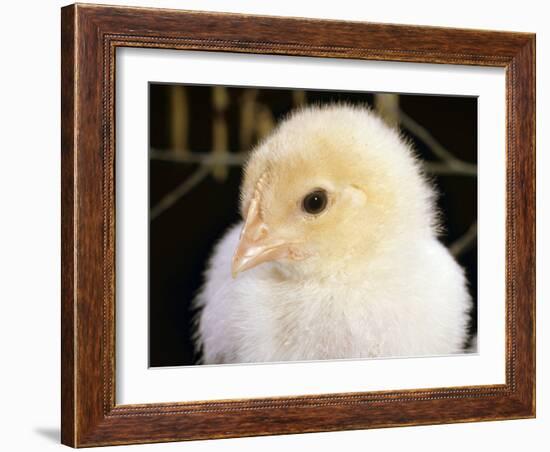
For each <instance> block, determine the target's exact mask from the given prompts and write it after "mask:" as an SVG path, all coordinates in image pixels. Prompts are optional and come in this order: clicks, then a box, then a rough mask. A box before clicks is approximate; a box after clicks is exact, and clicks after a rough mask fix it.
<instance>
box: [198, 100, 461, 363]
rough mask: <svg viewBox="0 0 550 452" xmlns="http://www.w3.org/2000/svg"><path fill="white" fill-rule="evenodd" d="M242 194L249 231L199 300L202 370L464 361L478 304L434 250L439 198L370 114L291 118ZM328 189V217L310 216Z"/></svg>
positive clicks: (233, 244) (401, 145)
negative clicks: (416, 359) (271, 364)
mask: <svg viewBox="0 0 550 452" xmlns="http://www.w3.org/2000/svg"><path fill="white" fill-rule="evenodd" d="M241 190H242V192H241V213H242V216H243V219H244V221H243V223H239V224H237V225H235V226H234V227H232V228H231V229H230V230H228V231H227V233H226V234H225V236H224V237H223V238H222V239H221V240H220V242H219V243H218V244H217V246H216V247H215V249H214V251H213V255H212V257H211V259H210V262H209V265H208V269H207V271H206V273H205V283H204V285H203V288H202V290H201V292H200V293H199V295H198V296H197V298H196V300H195V304H196V306H197V308H199V310H200V311H199V314H198V315H197V318H196V340H197V342H198V344H199V345H200V347H201V348H202V354H203V357H202V362H203V363H205V364H221V363H247V362H268V361H294V360H320V359H349V358H371V357H390V356H421V355H443V354H451V353H458V352H461V351H463V346H464V344H465V342H466V339H467V322H468V312H469V310H470V308H471V298H470V296H469V294H468V290H467V283H466V279H465V277H464V272H463V270H462V269H461V267H460V266H459V265H458V264H457V263H456V262H455V260H454V259H453V257H452V256H451V254H450V253H449V252H448V251H447V249H446V248H445V247H444V246H443V245H442V244H441V243H440V242H439V241H438V239H437V214H436V210H435V205H434V190H433V188H432V186H431V184H430V183H429V182H428V180H427V179H426V177H425V176H424V175H423V174H422V171H421V168H420V165H419V162H418V161H417V160H416V158H415V156H414V153H413V150H412V148H411V146H410V145H409V144H408V143H407V142H406V141H405V140H403V139H402V137H400V135H399V134H398V132H397V131H395V130H393V129H391V128H389V127H388V126H387V125H386V124H385V123H384V122H383V121H382V120H381V119H380V118H378V117H377V116H376V115H375V114H374V113H373V112H372V111H370V110H368V109H366V108H362V107H352V106H346V105H332V106H326V107H310V108H306V109H302V110H299V111H297V112H295V113H293V114H292V115H290V116H289V117H288V118H287V119H286V120H285V121H283V122H282V123H281V124H279V126H278V127H277V128H276V130H275V131H274V132H273V133H272V134H271V136H269V137H268V138H267V139H266V140H264V141H263V142H262V143H260V144H259V145H258V146H257V147H256V148H255V149H254V150H253V152H252V153H251V155H250V158H249V161H248V163H247V165H246V168H245V175H244V180H243V183H242V188H241ZM319 191H320V192H322V196H325V198H326V205H325V206H324V208H323V209H322V211H321V212H319V213H315V214H311V213H308V212H307V211H305V210H304V201H303V200H304V197H306V196H307V195H308V194H309V193H312V192H314V193H315V192H317V193H318V192H319ZM232 271H233V275H232Z"/></svg>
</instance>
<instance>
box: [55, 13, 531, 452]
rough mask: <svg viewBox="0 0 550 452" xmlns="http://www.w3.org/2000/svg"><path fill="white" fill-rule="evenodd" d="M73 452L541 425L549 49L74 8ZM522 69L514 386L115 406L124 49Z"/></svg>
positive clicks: (510, 197) (526, 39)
mask: <svg viewBox="0 0 550 452" xmlns="http://www.w3.org/2000/svg"><path fill="white" fill-rule="evenodd" d="M61 33H62V144H61V146H62V149H61V154H62V312H61V315H62V346H61V354H62V355H61V356H62V361H61V362H62V366H61V371H62V372H61V385H62V432H61V437H62V442H63V443H64V444H66V445H70V446H73V447H85V446H100V445H112V444H130V443H148V442H161V441H179V440H193V439H208V438H226V437H236V436H252V435H272V434H284V433H300V432H320V431H335V430H348V429H364V428H376V427H390V426H404V425H422V424H441V423H450V422H468V421H485V420H500V419H520V418H530V417H534V416H535V35H533V34H528V33H508V32H493V31H480V30H461V29H448V28H436V27H418V26H408V25H386V24H372V23H359V22H339V21H328V20H312V19H298V18H279V17H263V16H247V15H238V14H219V13H203V12H188V11H176V10H161V9H146V8H126V7H109V6H94V5H79V4H76V5H71V6H67V7H64V8H63V9H62V27H61ZM118 47H147V48H164V49H186V50H202V51H221V52H240V53H256V54H277V55H300V56H315V57H329V58H353V59H367V60H384V61H395V62H420V63H439V64H461V65H474V66H495V67H502V68H505V70H506V112H507V119H506V137H507V141H506V383H505V384H502V385H489V386H470V387H452V388H436V389H430V388H425V389H418V390H400V391H381V392H360V393H345V394H325V395H323V394H321V395H315V396H296V397H276V398H264V399H243V400H220V401H214V402H212V401H209V402H178V401H174V402H173V403H161V404H147V405H117V404H116V403H115V366H116V362H115V315H116V312H115V247H114V244H115V202H114V201H115V174H114V160H115V134H114V131H115V123H114V121H115V119H114V118H115V105H114V102H115V96H114V87H115V65H116V58H115V50H116V49H117V48H118Z"/></svg>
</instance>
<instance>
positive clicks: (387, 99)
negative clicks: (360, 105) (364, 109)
mask: <svg viewBox="0 0 550 452" xmlns="http://www.w3.org/2000/svg"><path fill="white" fill-rule="evenodd" d="M374 108H376V110H377V111H378V113H379V114H380V116H382V119H383V120H384V121H386V123H387V124H388V125H389V126H390V127H397V126H399V115H400V111H399V94H387V93H380V94H375V95H374Z"/></svg>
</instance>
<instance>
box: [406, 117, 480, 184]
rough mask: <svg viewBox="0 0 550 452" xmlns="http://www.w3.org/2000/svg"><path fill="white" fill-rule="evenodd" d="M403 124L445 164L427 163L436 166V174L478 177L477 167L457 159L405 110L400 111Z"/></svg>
mask: <svg viewBox="0 0 550 452" xmlns="http://www.w3.org/2000/svg"><path fill="white" fill-rule="evenodd" d="M399 118H400V121H401V124H402V125H403V126H404V127H405V128H406V129H407V130H408V131H409V132H411V133H412V134H413V135H416V137H418V138H420V139H421V140H422V141H423V142H424V143H426V145H427V146H428V147H429V148H430V150H431V151H432V152H433V153H434V155H435V156H436V157H439V158H440V159H441V160H442V161H443V162H444V164H443V165H442V164H436V163H431V162H427V163H429V164H430V165H432V166H433V165H436V166H435V169H436V171H438V172H437V173H436V174H463V175H468V176H475V175H477V165H474V164H473V163H468V162H464V161H462V160H460V159H457V158H456V157H455V156H454V155H453V154H452V153H451V152H450V151H448V150H447V149H446V148H445V147H444V146H443V145H442V144H441V143H440V142H439V141H437V140H436V139H435V138H434V136H433V135H432V134H431V133H430V132H428V130H427V129H426V128H424V127H423V126H421V125H420V124H418V123H417V122H416V121H415V120H414V119H412V118H411V117H410V116H409V115H407V114H406V113H405V112H404V111H403V110H400V111H399Z"/></svg>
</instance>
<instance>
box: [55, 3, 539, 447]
mask: <svg viewBox="0 0 550 452" xmlns="http://www.w3.org/2000/svg"><path fill="white" fill-rule="evenodd" d="M61 32H62V149H61V154H62V350H61V351H62V369H61V370H62V372H61V375H62V381H61V384H62V429H61V431H62V442H63V443H64V444H67V445H70V446H73V447H85V446H100V445H114V444H132V443H148V442H162V441H179V440H192V439H210V438H226V437H237V436H253V435H273V434H284V433H301V432H319V431H336V430H348V429H365V428H377V427H391V426H403V425H423V424H439V423H450V422H468V421H484V420H503V419H520V418H529V417H534V416H535V36H534V35H533V34H528V33H511V32H496V31H481V30H465V29H448V28H436V27H419V26H408V25H388V24H373V23H360V22H339V21H327V20H312V19H300V18H279V17H264V16H247V15H238V14H225V13H224V14H219V13H206V12H189V11H177V10H161V9H147V8H126V7H110V6H95V5H79V4H75V5H71V6H67V7H64V8H62V24H61Z"/></svg>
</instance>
